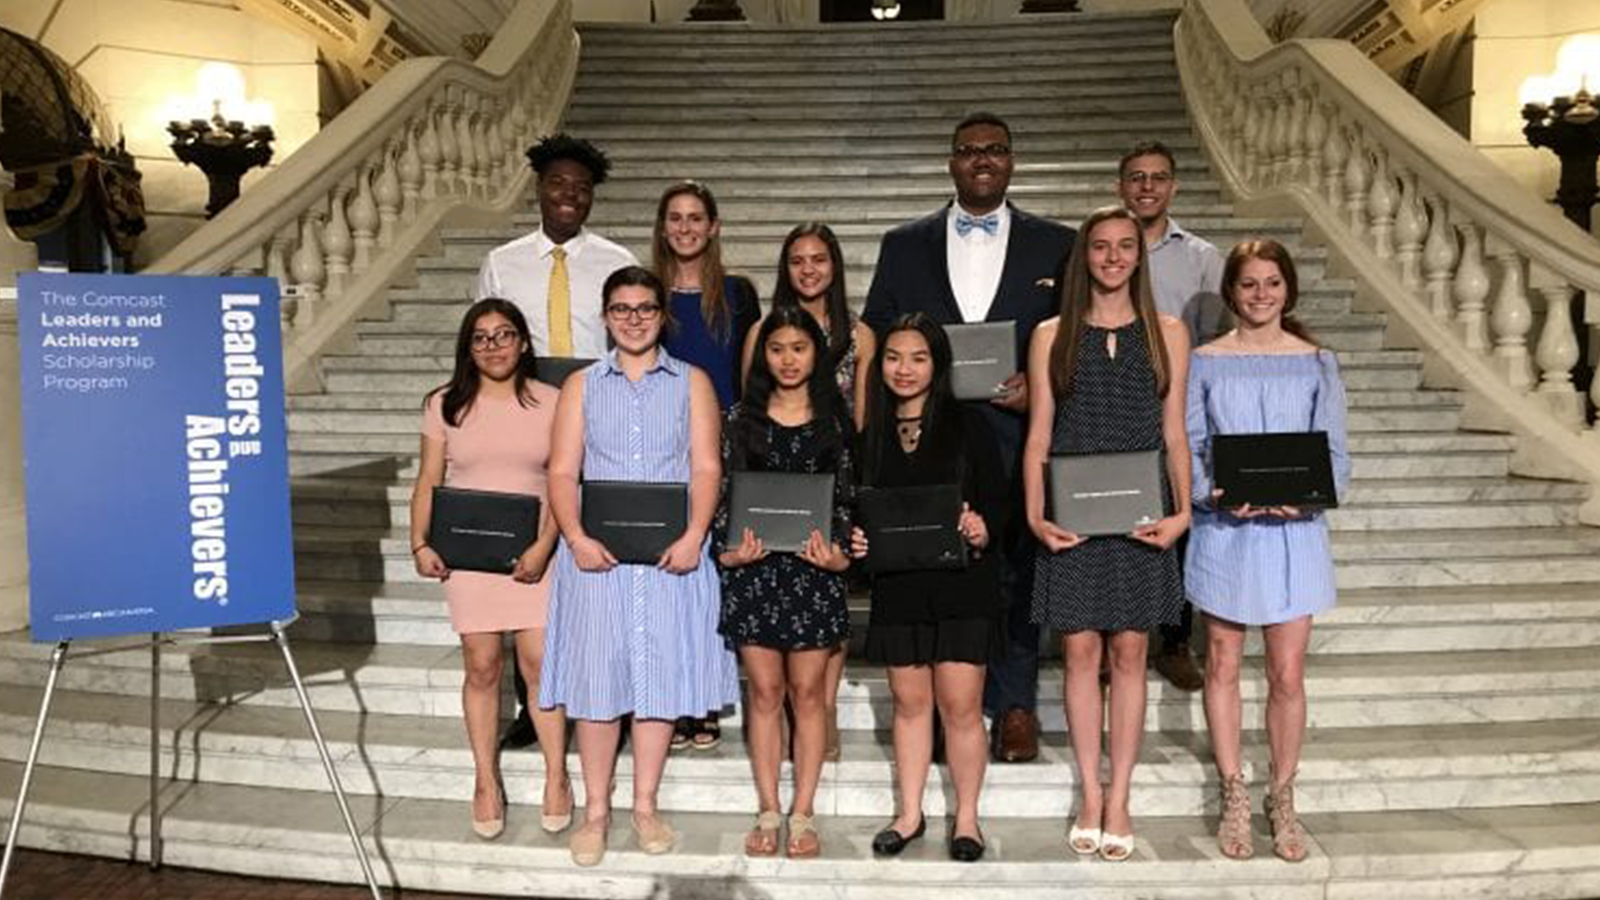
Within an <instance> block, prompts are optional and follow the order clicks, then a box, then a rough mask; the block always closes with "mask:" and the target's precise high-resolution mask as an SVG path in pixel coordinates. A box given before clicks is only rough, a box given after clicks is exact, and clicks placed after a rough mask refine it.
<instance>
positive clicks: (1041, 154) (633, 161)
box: [584, 120, 1202, 175]
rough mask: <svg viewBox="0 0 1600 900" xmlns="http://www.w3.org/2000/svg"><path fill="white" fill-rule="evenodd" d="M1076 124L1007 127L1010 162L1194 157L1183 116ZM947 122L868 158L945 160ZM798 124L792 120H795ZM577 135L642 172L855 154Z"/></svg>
mask: <svg viewBox="0 0 1600 900" xmlns="http://www.w3.org/2000/svg"><path fill="white" fill-rule="evenodd" d="M1082 125H1083V127H1082V128H1081V129H1078V130H1071V131H1063V130H1055V131H1045V130H1041V129H1042V127H1043V126H1042V125H1041V126H1040V127H1038V128H1030V129H1029V130H1028V131H1026V132H1023V131H1021V130H1013V132H1012V135H1011V137H1012V152H1013V157H1012V159H1013V161H1014V162H1015V163H1017V164H1019V165H1020V164H1025V163H1028V162H1051V163H1063V164H1103V163H1105V161H1106V160H1110V161H1111V162H1112V163H1113V164H1114V163H1115V162H1116V161H1117V160H1118V159H1119V158H1121V156H1122V154H1123V153H1124V152H1125V151H1127V149H1128V148H1129V147H1132V146H1133V145H1134V144H1135V143H1136V142H1138V141H1140V140H1144V139H1151V140H1160V141H1161V142H1162V143H1164V144H1166V145H1167V146H1168V147H1169V148H1170V149H1171V150H1172V152H1173V153H1174V154H1176V155H1177V156H1178V159H1179V160H1180V164H1181V162H1182V161H1183V160H1187V159H1193V158H1198V157H1200V156H1201V155H1202V154H1201V150H1200V146H1199V144H1198V143H1197V142H1196V141H1195V138H1194V136H1193V134H1192V133H1191V132H1190V131H1189V126H1188V123H1187V122H1180V121H1176V120H1175V121H1172V122H1167V123H1164V124H1163V125H1162V126H1160V127H1159V128H1153V129H1152V128H1143V129H1137V130H1136V129H1133V128H1120V129H1109V130H1108V129H1096V128H1095V126H1094V123H1092V122H1085V123H1082ZM954 126H955V123H954V122H951V123H950V124H949V126H948V127H946V129H945V130H944V133H943V134H938V133H935V132H933V131H931V130H930V131H927V132H925V133H922V132H919V133H917V134H912V135H905V136H898V135H894V134H878V135H874V136H872V138H871V147H872V153H871V159H873V160H876V161H879V162H884V163H887V162H890V161H893V160H896V159H908V158H916V159H924V160H929V161H937V160H941V159H946V158H947V157H948V156H949V153H950V128H953V127H954ZM797 127H799V126H798V124H797ZM584 136H585V137H588V138H590V139H591V140H594V141H595V142H597V143H599V144H600V145H601V149H603V150H605V152H606V155H607V156H609V157H611V159H612V160H613V161H614V162H615V163H616V164H617V169H616V170H614V171H613V174H615V175H621V174H622V173H623V172H628V171H631V172H635V173H649V172H655V171H659V169H660V167H661V166H667V165H684V166H698V165H706V164H714V163H717V162H720V161H731V160H741V161H745V162H747V163H750V164H771V165H783V164H785V163H788V162H795V163H800V164H802V165H817V164H830V163H833V162H845V163H848V162H851V161H854V160H858V159H860V158H861V156H862V154H861V147H862V144H861V141H860V140H856V139H850V138H841V137H835V136H834V135H833V134H832V133H816V132H813V133H809V134H808V135H807V136H804V137H801V136H798V135H795V136H790V137H785V136H783V135H781V134H777V133H775V132H773V131H772V130H770V129H763V131H762V132H761V134H760V135H747V134H745V130H744V129H739V130H736V131H731V132H728V133H726V134H719V135H718V136H717V141H716V143H715V144H710V145H707V144H701V143H696V142H693V141H678V142H676V143H673V142H672V140H671V138H670V137H669V136H667V135H664V134H663V135H659V136H655V137H651V136H647V135H642V134H637V133H633V132H630V131H628V130H626V129H617V128H609V127H606V126H604V125H591V126H589V127H588V128H585V129H584Z"/></svg>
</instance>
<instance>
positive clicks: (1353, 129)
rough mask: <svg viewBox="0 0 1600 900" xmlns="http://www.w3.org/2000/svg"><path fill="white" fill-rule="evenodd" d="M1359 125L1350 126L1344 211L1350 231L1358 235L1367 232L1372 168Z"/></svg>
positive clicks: (1345, 166) (1345, 168)
mask: <svg viewBox="0 0 1600 900" xmlns="http://www.w3.org/2000/svg"><path fill="white" fill-rule="evenodd" d="M1357 128H1358V126H1356V125H1354V124H1352V125H1351V126H1350V157H1349V159H1348V160H1347V161H1346V162H1345V165H1344V211H1345V218H1346V220H1347V221H1348V222H1349V223H1350V231H1351V232H1352V233H1353V234H1354V235H1355V236H1356V237H1362V236H1364V235H1365V234H1366V233H1367V188H1368V187H1370V186H1371V183H1372V170H1371V169H1369V168H1368V167H1367V148H1365V147H1363V146H1362V145H1361V135H1360V132H1359V131H1358V130H1357Z"/></svg>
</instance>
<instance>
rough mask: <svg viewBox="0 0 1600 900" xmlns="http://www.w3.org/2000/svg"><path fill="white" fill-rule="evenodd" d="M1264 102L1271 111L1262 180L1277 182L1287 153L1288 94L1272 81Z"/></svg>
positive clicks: (1280, 180)
mask: <svg viewBox="0 0 1600 900" xmlns="http://www.w3.org/2000/svg"><path fill="white" fill-rule="evenodd" d="M1266 102H1267V106H1268V108H1269V109H1270V110H1271V112H1270V113H1269V114H1268V115H1269V118H1268V119H1267V122H1268V123H1269V124H1268V126H1267V129H1266V160H1267V166H1266V172H1265V175H1266V178H1265V179H1264V180H1265V182H1266V183H1267V184H1279V183H1281V182H1282V181H1283V168H1284V160H1286V159H1287V158H1288V155H1289V150H1288V147H1289V95H1288V94H1287V93H1285V92H1284V91H1283V90H1282V88H1280V87H1279V86H1278V84H1277V83H1276V82H1274V83H1273V85H1272V87H1271V89H1270V91H1269V93H1268V94H1267V101H1266Z"/></svg>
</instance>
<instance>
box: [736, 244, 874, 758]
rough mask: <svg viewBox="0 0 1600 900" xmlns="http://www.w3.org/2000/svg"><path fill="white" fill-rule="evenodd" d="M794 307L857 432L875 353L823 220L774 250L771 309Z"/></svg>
mask: <svg viewBox="0 0 1600 900" xmlns="http://www.w3.org/2000/svg"><path fill="white" fill-rule="evenodd" d="M779 307H798V308H799V309H803V310H805V311H806V312H808V313H810V314H811V316H812V318H815V319H816V320H817V324H819V325H821V326H822V330H823V331H824V332H826V333H827V335H828V343H827V352H826V353H825V354H824V356H823V361H822V362H821V363H820V364H819V365H818V366H817V368H818V369H819V370H820V371H823V372H832V373H833V377H834V379H835V381H837V382H838V384H839V393H840V394H841V395H843V396H844V404H845V409H846V410H847V411H848V413H849V416H850V418H851V420H852V421H853V422H854V423H855V427H856V430H857V431H860V430H861V423H862V422H863V421H865V419H864V416H865V415H866V405H867V403H866V396H867V372H868V370H870V369H871V368H872V358H873V357H874V356H875V355H876V354H877V352H878V341H877V338H876V337H875V336H874V335H873V333H872V329H871V328H868V327H867V325H866V323H864V322H862V321H861V320H860V319H859V318H857V317H856V315H855V314H854V313H852V312H851V311H850V300H849V295H848V294H846V293H845V287H844V250H842V249H841V248H840V247H839V239H838V238H837V237H835V236H834V234H833V229H832V228H829V227H828V226H827V225H824V224H822V223H821V222H805V223H802V224H800V225H796V226H795V227H794V228H793V229H791V230H790V231H789V235H788V236H787V237H785V238H784V239H783V248H782V249H781V250H779V251H778V275H777V280H776V281H775V283H774V287H773V289H772V308H773V309H778V308H779ZM755 351H756V339H755V332H754V331H753V330H752V332H751V334H750V338H749V339H748V340H747V341H745V345H744V371H745V372H749V371H750V361H751V359H753V358H754V356H755ZM844 661H845V645H844V644H840V645H839V646H838V647H836V648H834V651H833V652H832V653H831V654H829V656H828V681H827V692H828V693H827V697H826V698H825V700H826V703H827V706H828V719H827V725H828V744H827V754H826V755H827V759H828V760H829V761H837V760H838V759H839V681H840V679H842V678H843V677H844Z"/></svg>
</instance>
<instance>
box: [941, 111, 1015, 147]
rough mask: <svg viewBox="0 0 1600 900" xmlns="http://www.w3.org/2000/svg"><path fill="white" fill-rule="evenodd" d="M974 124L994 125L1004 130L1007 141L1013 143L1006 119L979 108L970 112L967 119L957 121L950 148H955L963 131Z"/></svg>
mask: <svg viewBox="0 0 1600 900" xmlns="http://www.w3.org/2000/svg"><path fill="white" fill-rule="evenodd" d="M974 125H993V126H994V127H996V128H998V129H1000V130H1001V131H1004V132H1005V133H1006V143H1008V144H1009V143H1011V126H1010V125H1007V124H1006V120H1005V119H1002V118H1000V117H999V116H997V115H995V114H994V113H992V112H988V111H986V110H979V111H977V112H973V113H968V114H967V117H966V118H965V119H962V120H961V121H959V122H957V123H956V127H955V130H954V131H952V132H950V149H952V150H954V149H955V147H956V141H958V140H960V135H961V132H963V131H966V130H967V129H968V128H971V127H972V126H974Z"/></svg>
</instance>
